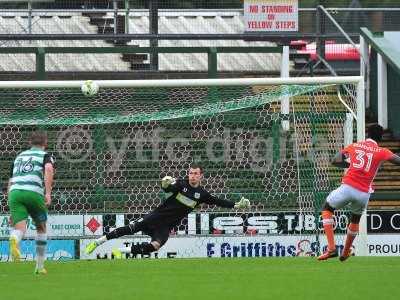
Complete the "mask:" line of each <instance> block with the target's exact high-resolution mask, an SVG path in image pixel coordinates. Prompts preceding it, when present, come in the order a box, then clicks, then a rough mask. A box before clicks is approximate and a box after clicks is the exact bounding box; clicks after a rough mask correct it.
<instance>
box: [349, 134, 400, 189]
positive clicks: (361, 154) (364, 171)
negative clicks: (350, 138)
mask: <svg viewBox="0 0 400 300" xmlns="http://www.w3.org/2000/svg"><path fill="white" fill-rule="evenodd" d="M341 152H342V153H343V154H344V155H345V156H346V157H347V158H349V159H350V161H349V162H350V167H349V168H348V170H347V172H346V174H345V175H344V176H343V179H342V183H344V184H348V185H350V186H352V187H354V188H356V189H358V190H360V191H363V192H367V193H372V192H373V189H372V186H371V185H372V181H373V180H374V178H375V175H376V173H377V172H378V169H379V167H380V165H381V164H382V162H384V161H385V160H389V159H391V158H392V156H393V153H392V151H390V150H389V149H386V148H382V147H379V146H378V144H377V143H376V142H375V141H374V140H371V139H367V140H365V141H362V142H358V143H354V144H351V145H349V146H347V147H346V148H344V149H343V150H342V151H341Z"/></svg>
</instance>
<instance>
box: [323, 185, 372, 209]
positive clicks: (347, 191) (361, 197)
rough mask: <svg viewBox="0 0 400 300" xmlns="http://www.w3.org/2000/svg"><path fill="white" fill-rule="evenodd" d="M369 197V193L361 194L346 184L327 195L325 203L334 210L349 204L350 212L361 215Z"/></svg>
mask: <svg viewBox="0 0 400 300" xmlns="http://www.w3.org/2000/svg"><path fill="white" fill-rule="evenodd" d="M369 197H370V193H366V192H362V191H360V190H357V189H355V188H353V187H351V186H350V185H347V184H342V185H341V186H339V187H338V188H337V189H336V190H334V191H332V192H331V193H330V194H329V195H328V197H327V198H326V202H328V204H329V205H330V206H331V207H333V208H336V209H340V208H343V207H344V206H346V205H348V204H350V211H351V212H352V213H354V214H357V215H361V214H362V213H363V211H364V210H365V209H366V208H367V205H368V201H369Z"/></svg>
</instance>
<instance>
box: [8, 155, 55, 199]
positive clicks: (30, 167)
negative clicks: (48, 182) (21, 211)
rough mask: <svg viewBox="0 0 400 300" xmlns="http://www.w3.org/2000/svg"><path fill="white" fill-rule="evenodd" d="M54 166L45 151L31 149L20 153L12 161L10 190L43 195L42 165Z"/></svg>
mask: <svg viewBox="0 0 400 300" xmlns="http://www.w3.org/2000/svg"><path fill="white" fill-rule="evenodd" d="M46 163H51V164H54V158H53V157H52V156H51V155H50V154H48V153H47V152H46V151H44V150H42V149H40V148H37V147H32V148H31V149H29V150H26V151H23V152H21V153H20V154H19V155H18V156H17V157H16V159H15V160H14V164H13V168H12V177H11V187H10V191H12V190H26V191H32V192H36V193H39V194H41V195H44V188H45V187H44V178H43V177H44V165H45V164H46Z"/></svg>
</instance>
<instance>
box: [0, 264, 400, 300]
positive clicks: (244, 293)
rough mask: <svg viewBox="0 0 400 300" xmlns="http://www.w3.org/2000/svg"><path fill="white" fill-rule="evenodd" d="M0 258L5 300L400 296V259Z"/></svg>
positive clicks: (340, 299)
mask: <svg viewBox="0 0 400 300" xmlns="http://www.w3.org/2000/svg"><path fill="white" fill-rule="evenodd" d="M33 268H34V264H33V263H32V262H29V263H17V264H13V263H0V299H4V300H23V299H31V300H34V299H40V300H45V299H51V300H61V299H85V300H91V299H96V300H100V299H107V300H112V299H121V300H125V299H140V300H141V299H143V300H158V299H160V300H161V299H187V300H196V299H204V300H208V299H220V300H232V299H296V300H301V299H307V300H314V299H323V300H327V299H335V300H347V299H363V300H367V299H376V300H378V299H385V300H389V299H399V297H400V284H399V278H400V259H399V258H383V257H381V258H371V257H370V258H366V257H352V258H350V259H349V260H348V261H346V262H344V263H341V262H339V261H338V260H330V261H324V262H318V261H316V260H315V258H247V259H246V258H242V259H240V258H235V259H158V260H157V259H141V260H120V261H112V260H99V261H73V262H47V270H48V272H49V273H48V274H47V275H45V276H37V275H33Z"/></svg>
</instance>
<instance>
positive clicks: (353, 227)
mask: <svg viewBox="0 0 400 300" xmlns="http://www.w3.org/2000/svg"><path fill="white" fill-rule="evenodd" d="M358 230H359V226H358V224H355V223H350V224H349V226H348V227H347V236H346V242H345V244H344V248H343V252H342V256H349V255H350V248H351V245H353V241H354V239H355V237H356V236H357V234H358Z"/></svg>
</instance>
